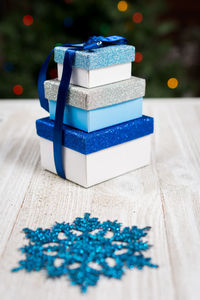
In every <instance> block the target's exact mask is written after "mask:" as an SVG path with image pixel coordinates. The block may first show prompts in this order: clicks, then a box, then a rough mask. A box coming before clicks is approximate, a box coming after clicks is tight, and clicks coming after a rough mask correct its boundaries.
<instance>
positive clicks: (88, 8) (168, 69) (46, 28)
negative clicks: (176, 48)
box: [0, 0, 194, 98]
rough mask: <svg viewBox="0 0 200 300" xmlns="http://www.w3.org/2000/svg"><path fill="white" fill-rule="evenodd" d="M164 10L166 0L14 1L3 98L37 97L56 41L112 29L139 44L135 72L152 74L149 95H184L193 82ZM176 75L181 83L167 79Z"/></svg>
mask: <svg viewBox="0 0 200 300" xmlns="http://www.w3.org/2000/svg"><path fill="white" fill-rule="evenodd" d="M5 3H8V2H7V1H6V2H5V1H4V4H5ZM165 9H166V6H165V1H164V0H153V1H150V0H149V1H147V0H134V1H131V0H129V1H115V0H101V1H97V0H84V1H83V0H57V1H54V0H46V1H41V0H34V1H29V0H20V1H18V2H17V3H16V2H15V1H14V0H10V1H9V7H4V14H5V12H6V15H5V17H3V16H2V17H1V18H2V20H1V24H0V40H1V46H0V57H1V60H0V68H1V72H2V75H3V76H1V84H0V97H1V98H3V97H4V98H13V97H24V98H25V97H27V98H29V97H31V98H33V97H37V75H38V72H39V69H40V66H41V64H42V63H43V61H44V59H45V58H46V56H47V54H48V53H49V51H50V50H51V49H52V48H53V47H54V46H55V44H56V43H69V42H70V43H72V42H80V41H86V40H87V39H88V37H90V36H92V35H105V36H109V35H113V34H118V35H122V36H125V37H127V38H128V40H129V43H130V44H133V45H134V46H135V47H136V52H137V53H136V62H135V63H134V65H133V74H134V75H135V76H140V77H144V78H146V79H147V96H149V97H174V96H184V95H185V93H186V92H187V93H188V91H190V90H192V89H193V88H194V87H193V86H190V85H188V80H186V74H185V72H184V69H183V68H182V67H181V64H180V62H179V61H178V60H177V58H176V57H175V58H174V60H173V55H172V56H171V51H172V49H173V45H172V42H170V40H169V39H168V38H167V36H168V35H169V34H170V33H171V32H172V31H173V30H174V24H173V23H172V22H168V21H160V16H161V15H162V14H163V13H164V11H165ZM2 12H3V10H2ZM55 67H56V66H55V65H54V64H53V62H52V65H51V67H50V70H49V77H55V76H56V70H55ZM174 77H175V78H177V79H178V82H179V84H178V86H177V88H173V87H175V86H176V83H177V82H176V80H175V79H174V80H171V81H168V80H169V79H170V78H174ZM167 83H168V85H169V86H168V85H167ZM13 87H14V89H13ZM169 87H171V88H169Z"/></svg>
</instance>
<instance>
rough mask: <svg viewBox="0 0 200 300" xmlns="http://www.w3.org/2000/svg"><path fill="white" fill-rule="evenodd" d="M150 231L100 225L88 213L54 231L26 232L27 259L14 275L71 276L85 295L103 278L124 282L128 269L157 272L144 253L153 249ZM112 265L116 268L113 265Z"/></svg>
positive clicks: (23, 249)
mask: <svg viewBox="0 0 200 300" xmlns="http://www.w3.org/2000/svg"><path fill="white" fill-rule="evenodd" d="M149 229H150V227H145V228H138V227H136V226H133V227H131V228H129V227H125V228H121V224H120V223H118V222H117V221H114V222H111V221H106V222H100V221H99V220H98V218H91V217H90V214H88V213H86V214H85V216H84V218H76V219H75V220H74V222H73V223H72V224H69V223H56V224H55V225H54V226H53V227H52V228H50V229H42V228H38V229H36V230H35V231H34V230H31V229H28V228H25V229H24V230H23V231H24V232H25V235H26V238H27V239H28V240H29V244H28V245H27V246H24V247H23V248H20V250H21V252H22V253H23V254H24V255H25V256H26V259H25V260H21V261H19V267H17V268H15V269H13V270H12V271H13V272H15V271H19V270H21V269H25V270H26V271H28V272H30V271H40V270H46V272H47V274H48V276H49V277H60V276H63V275H64V276H67V277H68V278H69V279H70V281H71V282H72V284H74V285H79V286H80V288H81V291H82V292H86V290H87V288H88V286H95V285H96V284H97V281H98V280H99V278H100V276H101V275H104V276H106V277H109V278H111V277H112V278H117V279H120V278H121V277H122V275H123V274H124V271H125V267H128V268H130V269H131V268H138V269H142V268H143V267H144V266H149V267H153V268H156V267H157V265H154V264H152V263H151V258H147V257H144V255H143V251H146V250H148V249H149V247H150V245H148V243H147V242H144V241H143V240H142V238H143V237H145V236H146V235H147V232H148V230H149ZM111 263H112V264H111Z"/></svg>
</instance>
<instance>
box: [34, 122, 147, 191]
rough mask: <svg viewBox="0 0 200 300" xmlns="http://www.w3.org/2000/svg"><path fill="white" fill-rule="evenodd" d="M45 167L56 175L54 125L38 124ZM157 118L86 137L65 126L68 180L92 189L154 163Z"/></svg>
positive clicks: (87, 134)
mask: <svg viewBox="0 0 200 300" xmlns="http://www.w3.org/2000/svg"><path fill="white" fill-rule="evenodd" d="M36 128H37V134H38V135H39V136H40V149H41V162H42V166H43V167H44V168H45V169H47V170H49V171H51V172H53V173H56V168H55V165H54V154H53V142H52V141H53V134H54V121H52V120H50V118H43V119H39V120H37V121H36ZM152 133H153V118H151V117H147V116H142V117H141V118H138V119H135V120H131V121H128V122H124V123H121V124H118V125H115V126H111V127H108V128H105V129H101V130H98V131H94V132H91V133H86V132H84V131H81V130H78V129H75V128H72V127H69V126H67V125H63V143H62V145H63V146H62V147H63V166H64V170H65V175H66V178H67V179H68V180H70V181H73V182H75V183H78V184H79V185H81V186H84V187H90V186H92V185H95V184H97V183H99V182H102V181H105V180H108V179H110V178H113V177H116V176H118V175H121V174H124V173H127V172H129V171H131V170H134V169H137V168H139V167H143V166H145V165H147V164H149V163H150V158H151V139H150V137H151V134H152Z"/></svg>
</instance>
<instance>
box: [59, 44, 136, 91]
mask: <svg viewBox="0 0 200 300" xmlns="http://www.w3.org/2000/svg"><path fill="white" fill-rule="evenodd" d="M67 49H68V48H67V47H61V46H58V47H55V49H54V60H55V62H56V63H57V68H58V79H59V80H60V79H61V76H62V71H63V62H64V56H65V52H66V50H67ZM134 59H135V48H134V47H133V46H130V45H112V46H108V47H102V48H98V49H93V50H92V51H87V50H85V51H76V53H75V58H74V62H73V68H72V76H71V81H70V82H71V83H72V84H74V85H79V86H82V87H86V88H92V87H96V86H100V85H105V84H109V83H112V82H117V81H121V80H125V79H128V78H130V77H131V62H132V61H134Z"/></svg>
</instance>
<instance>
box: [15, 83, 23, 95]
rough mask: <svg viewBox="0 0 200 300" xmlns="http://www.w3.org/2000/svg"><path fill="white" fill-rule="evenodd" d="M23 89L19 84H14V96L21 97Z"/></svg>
mask: <svg viewBox="0 0 200 300" xmlns="http://www.w3.org/2000/svg"><path fill="white" fill-rule="evenodd" d="M23 90H24V89H23V87H22V86H21V85H20V84H16V85H15V86H14V87H13V93H14V94H15V95H21V94H22V93H23Z"/></svg>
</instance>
